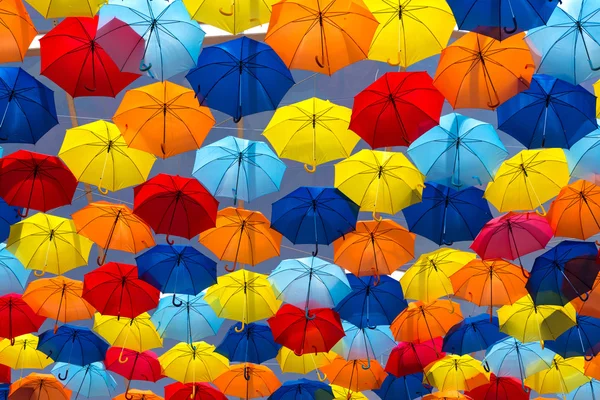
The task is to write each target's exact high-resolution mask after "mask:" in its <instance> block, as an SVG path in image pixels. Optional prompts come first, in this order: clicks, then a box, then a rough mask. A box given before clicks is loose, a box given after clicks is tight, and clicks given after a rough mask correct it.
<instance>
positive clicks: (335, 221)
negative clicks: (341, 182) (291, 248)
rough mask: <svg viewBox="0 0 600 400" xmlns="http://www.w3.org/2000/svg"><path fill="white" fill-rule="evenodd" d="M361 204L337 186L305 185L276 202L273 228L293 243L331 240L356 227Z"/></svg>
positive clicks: (322, 242) (272, 220)
mask: <svg viewBox="0 0 600 400" xmlns="http://www.w3.org/2000/svg"><path fill="white" fill-rule="evenodd" d="M358 209H359V206H358V205H357V204H356V203H354V202H353V201H352V200H350V199H349V198H348V196H346V195H345V194H343V193H342V192H340V191H339V190H338V189H335V188H332V187H309V186H302V187H299V188H298V189H296V190H294V191H293V192H292V193H290V194H288V195H286V196H284V197H282V198H281V199H279V200H277V201H276V202H275V203H273V206H272V209H271V228H273V229H275V230H276V231H278V232H279V233H281V234H282V235H283V236H285V237H286V238H287V239H288V240H289V241H290V242H292V243H294V244H311V243H314V244H315V251H314V253H313V257H316V256H317V254H318V253H319V244H326V245H329V244H330V243H331V242H333V241H334V240H336V239H337V238H340V237H342V236H344V235H345V234H346V233H349V232H352V231H353V230H354V229H355V228H356V220H357V218H358Z"/></svg>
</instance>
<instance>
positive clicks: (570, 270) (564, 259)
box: [525, 240, 600, 306]
mask: <svg viewBox="0 0 600 400" xmlns="http://www.w3.org/2000/svg"><path fill="white" fill-rule="evenodd" d="M597 256H598V249H597V248H596V244H595V243H593V242H576V241H571V240H564V241H562V242H560V243H559V244H557V245H556V246H554V247H553V248H551V249H550V250H548V251H546V252H545V253H544V254H542V255H541V256H539V257H537V258H536V259H535V261H534V263H533V267H532V268H531V272H530V275H529V279H528V280H527V284H526V285H525V288H526V289H527V291H528V292H529V294H531V298H532V299H533V302H534V304H536V305H541V304H548V305H558V306H564V305H565V304H567V303H569V302H570V301H571V300H573V299H575V298H576V297H579V298H580V299H581V300H583V301H586V300H587V298H588V294H587V292H588V291H590V290H592V286H593V285H594V281H595V280H596V276H597V275H598V272H600V265H599V264H597V263H596V257H597Z"/></svg>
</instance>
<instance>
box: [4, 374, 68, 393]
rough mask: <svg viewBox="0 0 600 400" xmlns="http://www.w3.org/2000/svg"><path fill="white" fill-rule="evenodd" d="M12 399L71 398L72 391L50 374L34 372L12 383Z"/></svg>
mask: <svg viewBox="0 0 600 400" xmlns="http://www.w3.org/2000/svg"><path fill="white" fill-rule="evenodd" d="M9 397H10V399H11V400H69V399H70V398H71V391H70V390H69V389H66V388H65V387H63V385H62V383H61V382H60V381H58V380H57V379H56V378H55V377H54V376H53V375H50V374H36V373H32V374H29V375H28V376H26V377H24V378H21V379H19V380H18V381H16V382H14V383H13V384H12V385H10V393H9Z"/></svg>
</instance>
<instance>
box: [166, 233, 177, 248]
mask: <svg viewBox="0 0 600 400" xmlns="http://www.w3.org/2000/svg"><path fill="white" fill-rule="evenodd" d="M170 236H171V234H170V233H167V237H166V239H165V240H166V241H167V244H168V245H169V246H173V245H174V244H175V240H172V239H169V237H170Z"/></svg>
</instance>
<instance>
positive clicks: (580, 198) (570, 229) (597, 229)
mask: <svg viewBox="0 0 600 400" xmlns="http://www.w3.org/2000/svg"><path fill="white" fill-rule="evenodd" d="M547 218H548V221H549V222H550V226H552V230H553V231H554V235H555V236H563V237H570V238H574V239H582V240H585V239H588V238H590V237H592V236H594V235H596V234H598V233H600V187H598V186H596V185H594V184H593V183H590V182H588V181H584V180H578V181H576V182H574V183H572V184H570V185H568V186H565V187H563V188H562V189H561V190H560V193H559V194H558V196H557V197H556V199H554V201H552V203H551V204H550V209H549V210H548V216H547Z"/></svg>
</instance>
